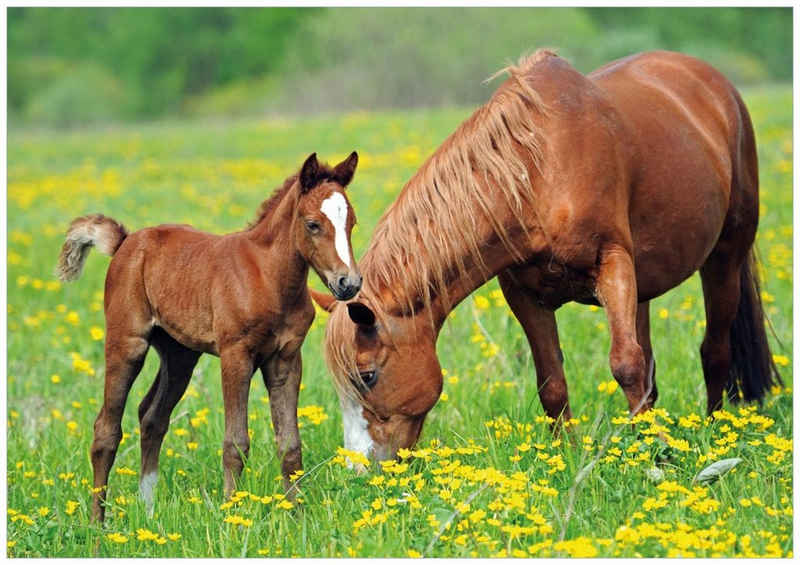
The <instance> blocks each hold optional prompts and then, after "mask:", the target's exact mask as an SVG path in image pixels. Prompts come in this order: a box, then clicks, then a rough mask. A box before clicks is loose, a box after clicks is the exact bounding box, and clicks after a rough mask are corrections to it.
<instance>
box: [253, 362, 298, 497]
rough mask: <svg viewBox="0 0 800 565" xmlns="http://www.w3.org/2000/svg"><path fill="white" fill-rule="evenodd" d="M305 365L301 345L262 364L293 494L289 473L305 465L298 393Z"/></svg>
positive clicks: (283, 469) (287, 481) (287, 482)
mask: <svg viewBox="0 0 800 565" xmlns="http://www.w3.org/2000/svg"><path fill="white" fill-rule="evenodd" d="M302 367H303V364H302V359H301V357H300V350H299V349H298V350H297V351H296V352H294V353H291V354H290V355H288V356H281V354H280V353H278V354H276V355H275V356H274V357H273V358H272V359H270V360H268V361H266V362H265V363H264V364H262V365H261V374H262V376H263V377H264V384H265V385H266V386H267V391H268V392H269V406H270V410H271V413H272V426H273V428H274V429H275V443H276V444H277V448H278V457H279V458H280V461H281V473H282V474H283V486H284V488H285V489H286V491H287V494H288V495H289V496H290V497H293V496H294V494H295V489H294V488H292V487H293V483H292V480H291V478H290V477H292V475H294V473H295V472H296V471H299V470H300V469H302V468H303V456H302V453H301V447H300V431H299V429H298V427H297V396H298V394H299V392H300V378H301V376H302V372H303V368H302Z"/></svg>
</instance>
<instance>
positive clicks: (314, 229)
mask: <svg viewBox="0 0 800 565" xmlns="http://www.w3.org/2000/svg"><path fill="white" fill-rule="evenodd" d="M306 229H307V230H308V231H309V232H310V233H313V234H318V233H319V230H320V229H322V226H320V225H319V222H315V221H314V220H308V221H307V222H306Z"/></svg>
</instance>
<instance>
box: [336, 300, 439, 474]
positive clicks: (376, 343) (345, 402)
mask: <svg viewBox="0 0 800 565" xmlns="http://www.w3.org/2000/svg"><path fill="white" fill-rule="evenodd" d="M367 302H368V299H363V298H362V299H360V300H359V301H358V302H350V303H347V304H339V303H335V302H332V301H329V302H328V304H327V307H328V309H329V310H330V311H331V317H330V319H329V321H328V325H327V328H326V334H325V336H326V337H325V357H326V360H327V363H328V366H329V368H330V369H331V372H332V373H333V375H334V382H335V383H336V389H337V392H338V394H339V402H340V404H341V407H342V422H343V425H344V446H345V448H346V449H350V450H353V451H358V452H360V453H363V454H364V455H366V456H367V457H370V458H372V459H377V460H382V459H390V458H393V457H395V455H396V454H397V450H398V449H401V448H410V447H411V446H413V445H414V443H415V442H416V441H417V438H419V435H420V432H421V431H422V423H423V422H424V420H425V416H426V415H427V413H428V411H429V410H430V409H431V408H433V405H434V404H436V401H437V400H438V399H439V395H440V394H441V392H442V372H441V367H440V366H439V361H438V360H437V358H436V335H435V332H434V330H433V329H432V327H431V324H430V322H429V319H428V318H427V317H426V316H424V315H421V316H392V315H380V316H379V317H376V315H375V312H374V311H373V309H372V308H370V306H369V305H368V304H367ZM324 306H325V305H324Z"/></svg>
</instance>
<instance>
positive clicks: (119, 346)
mask: <svg viewBox="0 0 800 565" xmlns="http://www.w3.org/2000/svg"><path fill="white" fill-rule="evenodd" d="M115 322H116V320H114V319H112V318H111V317H107V327H108V334H107V337H106V347H105V351H106V382H105V392H104V395H103V406H102V408H101V409H100V413H99V414H98V415H97V420H95V424H94V441H93V442H92V449H91V457H92V468H93V471H94V494H93V497H92V520H94V521H99V522H102V521H103V518H104V517H105V508H104V506H103V502H104V500H105V494H106V487H107V484H108V473H109V471H110V470H111V466H112V465H113V464H114V458H115V457H116V455H117V448H118V447H119V442H120V440H121V439H122V413H123V411H124V410H125V401H126V400H127V398H128V392H129V391H130V389H131V385H133V381H134V380H135V379H136V376H137V375H138V374H139V371H141V369H142V363H143V362H144V358H145V355H146V354H147V349H148V338H147V334H146V333H145V332H144V331H143V330H144V328H142V331H140V332H138V333H136V332H131V331H130V330H127V329H126V330H122V329H121V324H119V323H115ZM147 330H148V331H149V328H147Z"/></svg>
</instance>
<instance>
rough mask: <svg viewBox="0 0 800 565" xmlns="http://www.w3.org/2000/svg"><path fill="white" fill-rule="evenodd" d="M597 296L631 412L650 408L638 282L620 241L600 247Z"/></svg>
mask: <svg viewBox="0 0 800 565" xmlns="http://www.w3.org/2000/svg"><path fill="white" fill-rule="evenodd" d="M595 292H596V295H597V300H598V301H599V302H600V304H602V305H603V307H604V308H605V310H606V316H607V317H608V328H609V332H610V333H611V353H610V354H609V362H610V365H611V372H612V374H613V375H614V378H615V379H616V380H617V382H618V383H619V385H620V387H621V388H622V390H623V392H625V396H626V397H627V399H628V407H629V409H630V412H631V415H635V414H638V413H639V412H642V411H644V410H647V409H648V408H649V407H650V405H649V403H648V401H647V400H648V399H647V397H648V395H649V394H650V392H651V390H648V389H649V388H650V387H648V386H647V385H648V382H647V381H648V378H647V377H648V374H647V367H646V364H645V357H644V352H643V351H642V348H641V346H640V345H639V343H638V342H637V339H636V306H637V294H638V290H637V284H636V271H635V270H634V266H633V258H632V257H631V255H630V253H629V252H628V251H627V250H626V249H624V248H623V247H622V246H619V245H610V246H608V247H606V248H604V249H603V250H602V251H601V255H600V266H599V270H598V273H597V279H596V289H595Z"/></svg>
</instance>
